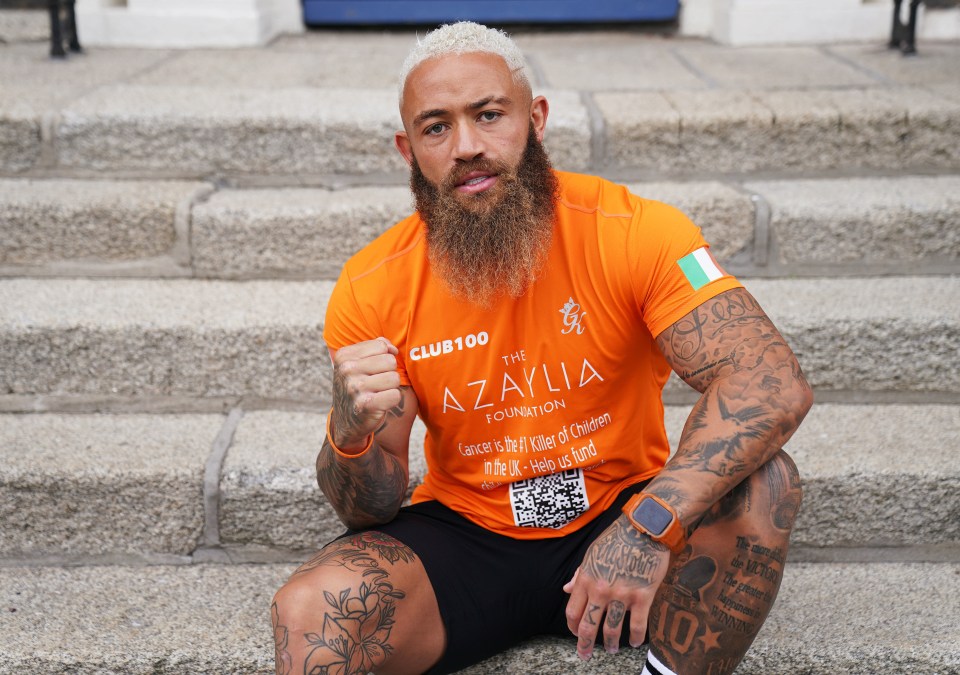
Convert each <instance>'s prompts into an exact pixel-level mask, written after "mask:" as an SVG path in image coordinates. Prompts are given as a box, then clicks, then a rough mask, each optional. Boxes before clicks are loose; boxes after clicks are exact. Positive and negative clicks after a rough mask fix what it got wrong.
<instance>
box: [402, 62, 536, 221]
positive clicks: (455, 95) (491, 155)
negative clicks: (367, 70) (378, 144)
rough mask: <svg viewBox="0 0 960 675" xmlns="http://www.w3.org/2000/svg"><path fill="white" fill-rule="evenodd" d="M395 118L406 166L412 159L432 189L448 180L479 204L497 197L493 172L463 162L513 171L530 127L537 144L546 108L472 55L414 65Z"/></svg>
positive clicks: (499, 69) (494, 65) (506, 73)
mask: <svg viewBox="0 0 960 675" xmlns="http://www.w3.org/2000/svg"><path fill="white" fill-rule="evenodd" d="M400 115H401V117H402V118H403V126H404V131H403V132H399V133H398V134H397V136H396V144H397V149H398V150H400V153H401V154H402V155H403V156H404V158H405V159H406V160H407V163H408V164H412V162H413V158H414V157H416V161H417V163H418V164H419V166H420V170H421V171H422V172H423V175H424V176H425V177H426V178H427V180H429V181H430V182H431V183H433V184H434V185H436V186H440V185H441V184H443V182H444V180H450V181H453V185H452V189H453V190H454V192H455V193H456V194H457V195H458V196H461V197H463V198H465V202H464V203H477V202H478V201H482V200H483V198H484V197H485V195H484V193H487V192H496V191H497V187H498V182H499V181H498V172H497V170H496V169H495V167H494V165H493V164H489V165H487V166H486V167H485V168H481V169H477V168H475V166H473V165H471V164H469V163H470V162H473V161H476V160H486V161H487V162H490V163H496V162H502V163H504V164H505V165H506V166H508V167H510V168H511V169H516V167H517V165H518V163H519V161H520V157H521V155H522V154H523V151H524V148H525V146H526V144H527V132H528V130H529V128H530V125H531V123H532V124H533V128H534V133H535V134H536V136H537V138H538V139H540V140H542V139H543V129H544V126H545V124H546V117H547V103H546V100H545V99H544V98H543V97H537V98H536V99H532V98H531V94H530V91H529V88H527V87H525V86H522V85H520V84H517V83H516V82H515V81H514V79H513V76H512V74H511V72H510V70H509V68H508V67H507V64H506V62H504V60H503V59H502V58H500V57H499V56H496V55H494V54H485V53H471V54H462V55H459V56H452V55H448V56H443V57H440V58H435V59H430V60H428V61H425V62H424V63H421V64H420V65H419V66H417V68H415V69H414V70H413V72H411V73H410V75H409V76H408V77H407V81H406V85H405V87H404V95H403V105H402V107H401V109H400ZM470 197H480V200H477V199H469V198H470Z"/></svg>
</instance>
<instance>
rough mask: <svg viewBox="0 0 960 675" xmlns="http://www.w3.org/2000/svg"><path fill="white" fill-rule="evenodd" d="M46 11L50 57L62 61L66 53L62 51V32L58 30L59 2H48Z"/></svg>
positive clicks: (52, 0)
mask: <svg viewBox="0 0 960 675" xmlns="http://www.w3.org/2000/svg"><path fill="white" fill-rule="evenodd" d="M47 9H49V10H50V56H51V58H54V59H62V58H65V57H66V56H67V53H66V52H65V51H64V50H63V32H62V31H61V30H60V1H59V0H49V2H48V3H47Z"/></svg>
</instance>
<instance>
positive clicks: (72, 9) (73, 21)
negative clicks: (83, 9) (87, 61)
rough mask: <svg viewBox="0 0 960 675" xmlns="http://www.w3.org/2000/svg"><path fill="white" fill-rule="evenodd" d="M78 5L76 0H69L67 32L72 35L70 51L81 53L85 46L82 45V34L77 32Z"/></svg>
mask: <svg viewBox="0 0 960 675" xmlns="http://www.w3.org/2000/svg"><path fill="white" fill-rule="evenodd" d="M76 5H77V3H76V0H67V34H68V35H69V36H70V40H69V46H70V51H71V52H75V53H77V54H79V53H80V52H82V51H83V48H82V47H80V36H79V35H78V34H77V7H76Z"/></svg>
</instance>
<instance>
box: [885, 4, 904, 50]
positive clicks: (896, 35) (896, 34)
mask: <svg viewBox="0 0 960 675" xmlns="http://www.w3.org/2000/svg"><path fill="white" fill-rule="evenodd" d="M902 2H903V0H893V27H892V28H891V29H890V42H888V43H887V46H888V47H889V48H890V49H900V37H901V35H902V33H903V24H902V23H900V5H901V4H902Z"/></svg>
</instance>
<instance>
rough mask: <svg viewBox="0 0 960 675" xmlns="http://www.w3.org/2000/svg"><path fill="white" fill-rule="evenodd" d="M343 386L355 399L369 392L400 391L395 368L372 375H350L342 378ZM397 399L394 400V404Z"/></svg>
mask: <svg viewBox="0 0 960 675" xmlns="http://www.w3.org/2000/svg"><path fill="white" fill-rule="evenodd" d="M343 386H344V388H345V389H346V391H347V392H348V393H349V394H350V395H352V396H353V397H354V399H355V400H356V401H359V400H361V399H363V398H368V397H369V396H370V395H371V394H379V393H381V392H385V391H398V392H399V391H400V375H399V374H398V373H397V371H395V370H391V371H388V372H385V373H375V374H373V375H351V376H350V377H346V378H344V379H343ZM396 404H397V401H394V405H396Z"/></svg>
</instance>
